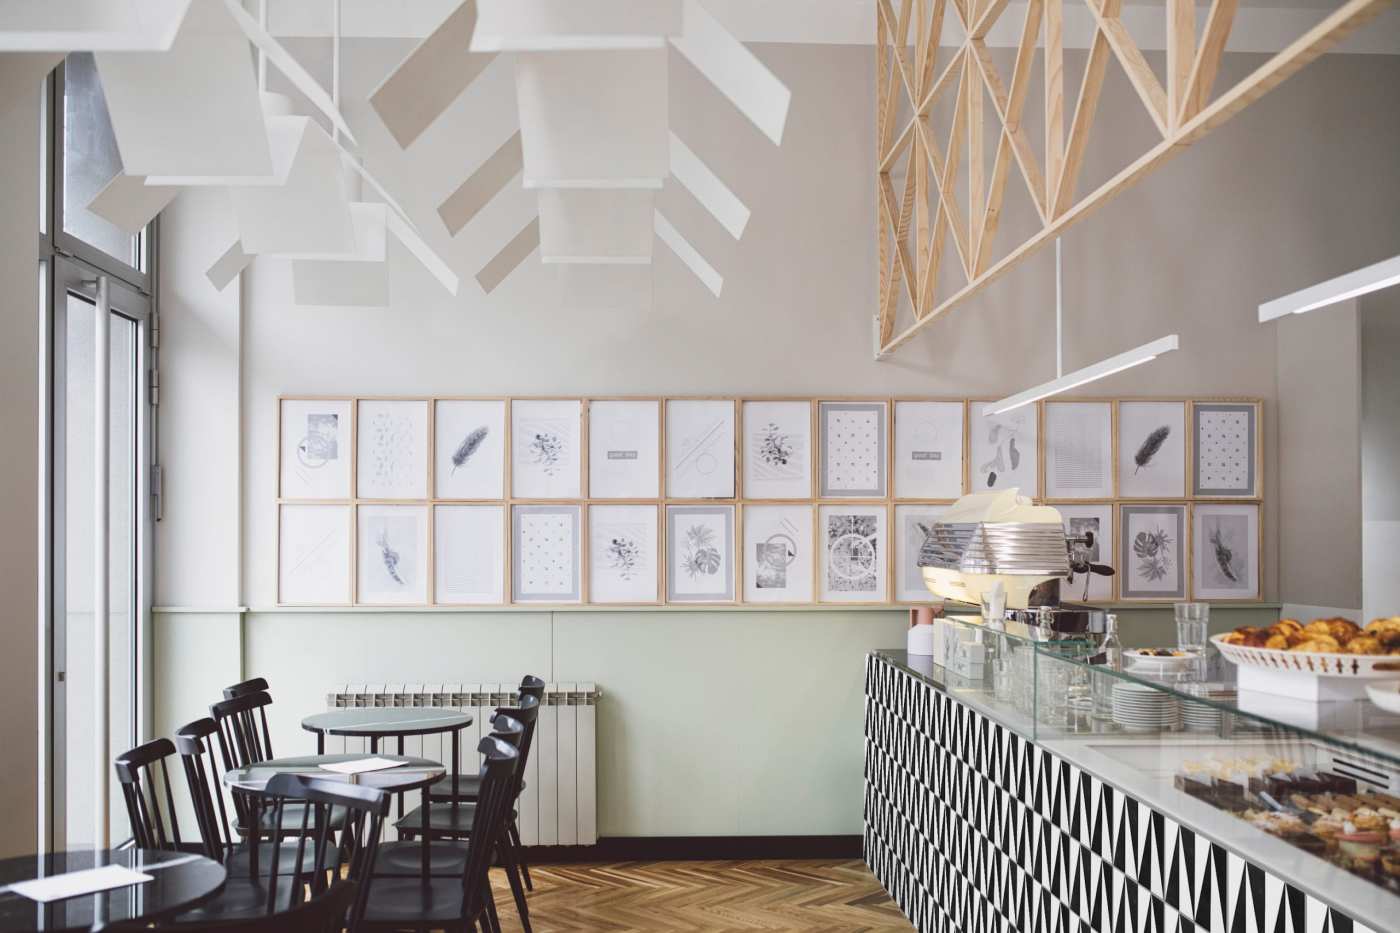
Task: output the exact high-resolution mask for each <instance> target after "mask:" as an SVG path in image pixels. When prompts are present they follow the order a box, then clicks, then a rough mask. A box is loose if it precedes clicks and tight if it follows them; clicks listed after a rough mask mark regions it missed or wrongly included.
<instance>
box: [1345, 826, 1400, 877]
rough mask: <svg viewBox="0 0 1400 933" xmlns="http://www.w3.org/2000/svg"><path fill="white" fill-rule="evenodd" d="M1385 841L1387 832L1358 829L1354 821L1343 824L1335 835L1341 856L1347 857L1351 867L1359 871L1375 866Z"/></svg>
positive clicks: (1387, 838) (1387, 839)
mask: <svg viewBox="0 0 1400 933" xmlns="http://www.w3.org/2000/svg"><path fill="white" fill-rule="evenodd" d="M1387 841H1389V837H1388V836H1387V834H1385V833H1381V832H1374V831H1371V832H1366V831H1363V830H1360V829H1358V828H1357V827H1356V824H1354V823H1345V824H1343V826H1342V832H1341V833H1340V834H1339V835H1338V836H1337V845H1338V846H1340V847H1341V851H1342V856H1343V857H1344V858H1345V859H1347V861H1348V862H1349V866H1350V867H1351V868H1353V869H1357V870H1361V871H1368V870H1371V869H1374V868H1375V866H1376V862H1377V860H1378V859H1380V857H1381V846H1383V845H1385V843H1386V842H1387Z"/></svg>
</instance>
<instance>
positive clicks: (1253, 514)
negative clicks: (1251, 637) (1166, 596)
mask: <svg viewBox="0 0 1400 933" xmlns="http://www.w3.org/2000/svg"><path fill="white" fill-rule="evenodd" d="M1193 529H1194V530H1193V534H1194V537H1195V541H1194V553H1195V558H1194V560H1195V575H1194V589H1195V594H1196V596H1197V597H1200V598H1206V599H1246V598H1251V597H1255V596H1257V595H1258V592H1259V507H1258V506H1256V505H1252V504H1251V505H1197V506H1196V507H1195V516H1194V526H1193Z"/></svg>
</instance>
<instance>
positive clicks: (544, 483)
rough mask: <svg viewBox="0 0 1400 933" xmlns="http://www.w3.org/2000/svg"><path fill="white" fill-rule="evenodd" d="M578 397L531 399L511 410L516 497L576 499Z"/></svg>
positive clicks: (578, 463)
mask: <svg viewBox="0 0 1400 933" xmlns="http://www.w3.org/2000/svg"><path fill="white" fill-rule="evenodd" d="M582 410H583V409H582V404H581V403H580V402H578V401H577V400H561V401H552V400H549V401H546V400H536V399H528V400H522V401H518V402H515V403H514V404H513V405H512V411H511V421H512V424H511V446H512V449H513V458H512V462H511V467H512V469H511V473H512V481H511V482H512V486H511V495H512V496H514V497H515V498H517V499H574V498H577V497H578V495H579V493H580V491H581V489H580V486H581V476H580V473H581V464H580V450H579V443H578V438H579V418H580V416H581V414H582Z"/></svg>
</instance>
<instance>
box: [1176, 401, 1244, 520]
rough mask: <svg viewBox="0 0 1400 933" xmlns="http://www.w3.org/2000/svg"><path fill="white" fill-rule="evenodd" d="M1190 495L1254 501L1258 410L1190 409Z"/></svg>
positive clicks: (1238, 406)
mask: <svg viewBox="0 0 1400 933" xmlns="http://www.w3.org/2000/svg"><path fill="white" fill-rule="evenodd" d="M1191 436H1192V440H1193V443H1192V445H1191V453H1192V458H1191V494H1192V495H1193V496H1199V497H1210V496H1218V497H1222V498H1240V499H1252V498H1254V497H1255V496H1257V495H1258V494H1259V492H1258V490H1259V476H1258V474H1259V450H1258V446H1259V406H1258V405H1257V404H1255V403H1254V402H1195V403H1193V404H1192V405H1191Z"/></svg>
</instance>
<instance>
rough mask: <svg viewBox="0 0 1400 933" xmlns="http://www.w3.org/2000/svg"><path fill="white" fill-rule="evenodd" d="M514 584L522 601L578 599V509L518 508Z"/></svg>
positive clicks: (514, 530) (513, 567)
mask: <svg viewBox="0 0 1400 933" xmlns="http://www.w3.org/2000/svg"><path fill="white" fill-rule="evenodd" d="M513 523H514V527H513V533H514V538H515V548H514V553H513V556H512V565H511V566H512V578H511V579H512V582H513V584H514V591H515V598H516V599H517V600H521V601H531V600H534V601H536V602H550V601H557V602H574V601H576V600H577V599H578V592H579V585H578V568H579V540H578V529H579V510H578V507H577V506H529V505H518V506H516V507H515V513H514V518H513Z"/></svg>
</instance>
